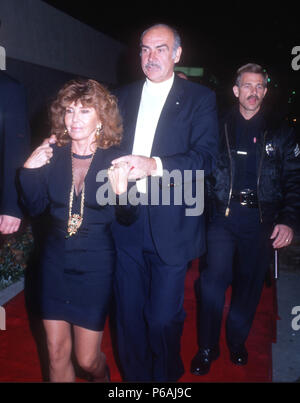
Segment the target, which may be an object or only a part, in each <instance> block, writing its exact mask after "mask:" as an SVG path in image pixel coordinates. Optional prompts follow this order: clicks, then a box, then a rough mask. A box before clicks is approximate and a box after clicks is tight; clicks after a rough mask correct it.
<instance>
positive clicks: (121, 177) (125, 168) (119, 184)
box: [108, 162, 131, 195]
mask: <svg viewBox="0 0 300 403" xmlns="http://www.w3.org/2000/svg"><path fill="white" fill-rule="evenodd" d="M130 170H131V165H129V164H127V163H126V162H120V163H118V164H114V165H112V166H111V167H110V168H109V169H108V179H109V181H110V184H111V186H112V189H113V191H114V192H115V193H116V194H117V195H120V194H122V193H124V192H126V191H127V186H128V176H129V172H130Z"/></svg>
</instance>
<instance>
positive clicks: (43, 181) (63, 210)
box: [20, 144, 117, 331]
mask: <svg viewBox="0 0 300 403" xmlns="http://www.w3.org/2000/svg"><path fill="white" fill-rule="evenodd" d="M70 147H71V146H70V144H69V145H67V146H63V147H58V146H56V145H55V146H53V150H54V153H53V157H52V159H51V162H50V164H48V165H45V166H43V167H41V168H37V169H26V168H22V169H21V171H20V184H21V190H22V200H23V202H24V204H25V206H26V207H27V209H28V211H29V213H30V214H31V215H33V216H35V215H39V214H41V213H42V212H44V211H45V210H46V209H47V208H48V209H49V214H50V219H49V225H47V227H46V228H43V232H44V233H45V241H44V242H43V245H42V248H41V252H40V260H39V266H40V267H39V274H38V276H39V281H38V287H39V290H38V301H39V307H38V308H39V311H40V313H41V315H42V318H44V319H54V320H64V321H67V322H70V323H72V324H75V325H78V326H81V327H84V328H87V329H91V330H97V331H99V330H103V328H104V324H105V319H106V316H107V313H108V308H109V303H110V298H111V293H112V280H113V273H114V265H115V249H114V242H113V239H112V235H111V224H112V221H113V219H114V207H113V206H109V205H106V206H100V205H99V204H98V203H97V200H96V194H97V190H98V189H99V188H100V186H101V185H103V182H97V181H96V177H97V174H98V173H99V171H101V170H106V169H107V168H108V167H109V166H110V162H111V160H112V159H114V158H116V156H117V154H116V150H114V149H113V148H112V149H109V150H101V149H98V150H97V151H96V153H95V155H94V158H93V160H92V162H91V165H90V168H89V170H88V172H87V174H86V177H85V206H84V214H83V222H82V225H81V227H80V228H79V230H78V232H77V233H76V234H75V235H73V236H71V237H70V238H68V239H66V235H67V221H68V214H69V198H70V190H71V185H72V161H71V148H70ZM98 179H99V177H98ZM80 201H81V194H79V195H78V197H76V195H75V193H74V200H73V209H72V212H74V213H79V212H80Z"/></svg>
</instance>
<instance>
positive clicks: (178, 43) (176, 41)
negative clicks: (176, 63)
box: [140, 24, 181, 59]
mask: <svg viewBox="0 0 300 403" xmlns="http://www.w3.org/2000/svg"><path fill="white" fill-rule="evenodd" d="M153 28H166V29H169V30H170V31H171V32H172V33H173V35H174V46H173V53H172V58H173V59H175V57H176V52H177V49H178V48H179V47H180V46H181V38H180V35H179V33H178V31H177V30H176V29H175V28H173V27H171V26H170V25H167V24H155V25H152V26H151V27H149V28H147V29H146V30H145V31H144V32H143V33H142V35H141V38H140V46H142V44H143V38H144V36H145V35H146V33H147V32H148V31H150V30H151V29H153Z"/></svg>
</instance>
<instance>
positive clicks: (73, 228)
mask: <svg viewBox="0 0 300 403" xmlns="http://www.w3.org/2000/svg"><path fill="white" fill-rule="evenodd" d="M95 152H96V150H95V151H94V152H93V155H92V158H91V162H90V165H89V167H88V170H89V169H90V166H91V163H92V161H93V158H94V155H95ZM71 161H72V186H71V191H70V199H69V219H68V228H67V232H68V235H66V238H70V237H71V236H72V235H75V234H76V233H77V231H78V229H79V228H80V226H81V224H82V221H83V211H84V199H85V180H84V181H83V185H82V190H81V201H80V214H75V213H73V214H72V208H73V198H74V191H75V181H74V167H73V155H72V147H71ZM88 170H87V172H86V174H85V176H86V175H87V173H88Z"/></svg>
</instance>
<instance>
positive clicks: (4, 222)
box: [0, 215, 21, 235]
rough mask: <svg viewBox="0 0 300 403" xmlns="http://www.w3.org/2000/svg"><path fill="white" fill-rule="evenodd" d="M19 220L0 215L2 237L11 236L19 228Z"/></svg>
mask: <svg viewBox="0 0 300 403" xmlns="http://www.w3.org/2000/svg"><path fill="white" fill-rule="evenodd" d="M20 225H21V220H20V218H17V217H11V216H9V215H0V232H1V233H2V234H4V235H9V234H13V233H14V232H17V231H18V230H19V228H20Z"/></svg>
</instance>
